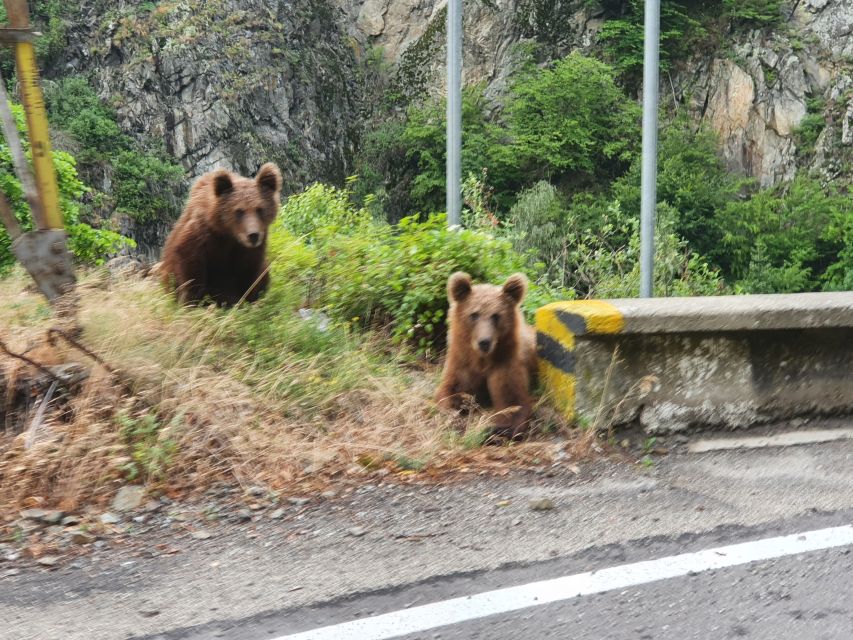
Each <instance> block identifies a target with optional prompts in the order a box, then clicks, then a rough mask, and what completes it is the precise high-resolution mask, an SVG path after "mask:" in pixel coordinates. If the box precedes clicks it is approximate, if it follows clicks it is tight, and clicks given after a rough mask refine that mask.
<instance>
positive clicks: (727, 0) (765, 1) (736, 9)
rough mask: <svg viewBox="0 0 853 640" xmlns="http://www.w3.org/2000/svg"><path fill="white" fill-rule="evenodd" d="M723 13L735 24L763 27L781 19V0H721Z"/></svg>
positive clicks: (774, 23)
mask: <svg viewBox="0 0 853 640" xmlns="http://www.w3.org/2000/svg"><path fill="white" fill-rule="evenodd" d="M723 9H724V13H725V15H726V16H727V17H728V18H729V19H731V20H732V21H733V22H734V23H736V24H741V25H744V26H747V27H750V28H756V27H758V28H765V27H773V26H776V25H778V24H779V23H780V22H781V21H782V0H723Z"/></svg>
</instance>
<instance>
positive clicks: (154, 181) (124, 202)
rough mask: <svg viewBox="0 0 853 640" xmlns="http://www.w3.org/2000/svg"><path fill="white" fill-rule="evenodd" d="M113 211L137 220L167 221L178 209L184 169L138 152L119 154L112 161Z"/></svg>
mask: <svg viewBox="0 0 853 640" xmlns="http://www.w3.org/2000/svg"><path fill="white" fill-rule="evenodd" d="M112 164H113V169H114V171H115V173H114V179H115V182H114V187H113V196H114V198H115V202H116V209H117V211H119V212H120V213H124V214H126V215H128V216H130V217H131V218H133V219H135V220H137V221H139V222H145V221H155V220H162V219H164V218H165V219H168V218H169V217H170V215H169V214H170V212H174V211H176V210H177V208H178V207H179V202H178V198H177V195H176V194H177V193H178V192H179V190H180V189H181V185H182V184H183V178H184V170H183V169H182V168H181V167H180V166H179V165H176V164H174V163H172V162H171V161H169V160H165V159H163V158H161V157H158V156H156V155H150V154H143V153H140V152H138V151H133V150H126V151H120V152H119V153H118V154H117V155H115V156H113V159H112Z"/></svg>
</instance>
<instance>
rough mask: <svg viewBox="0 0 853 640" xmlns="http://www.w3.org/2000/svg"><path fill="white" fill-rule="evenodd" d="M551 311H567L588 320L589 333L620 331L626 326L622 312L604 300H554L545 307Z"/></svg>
mask: <svg viewBox="0 0 853 640" xmlns="http://www.w3.org/2000/svg"><path fill="white" fill-rule="evenodd" d="M542 309H545V310H548V311H550V312H551V313H554V312H555V311H565V312H567V313H571V314H574V315H576V316H581V317H582V318H583V319H584V320H586V330H587V333H605V334H610V333H619V332H620V331H622V329H624V328H625V319H624V318H623V317H622V313H621V312H620V311H619V309H617V308H616V307H615V306H614V305H613V304H611V303H609V302H606V301H604V300H572V301H568V302H554V303H552V304H549V305H547V306H546V307H543V308H542Z"/></svg>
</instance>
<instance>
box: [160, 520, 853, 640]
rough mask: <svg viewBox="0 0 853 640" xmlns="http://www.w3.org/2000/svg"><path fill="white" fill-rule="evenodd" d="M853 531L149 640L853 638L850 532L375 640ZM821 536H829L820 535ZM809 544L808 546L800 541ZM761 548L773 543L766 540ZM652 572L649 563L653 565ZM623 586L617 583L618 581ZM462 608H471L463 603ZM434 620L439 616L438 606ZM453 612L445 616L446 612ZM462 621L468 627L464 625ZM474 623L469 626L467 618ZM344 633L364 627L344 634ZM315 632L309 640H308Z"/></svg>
mask: <svg viewBox="0 0 853 640" xmlns="http://www.w3.org/2000/svg"><path fill="white" fill-rule="evenodd" d="M848 523H853V511H845V512H839V513H834V514H831V515H830V514H821V515H812V516H809V517H804V518H793V519H790V520H786V521H784V522H780V523H773V524H772V525H764V526H761V527H755V528H750V529H741V528H721V529H720V530H717V531H715V532H713V533H711V534H708V535H703V536H696V537H692V536H688V537H687V539H684V538H682V539H680V540H679V539H660V538H655V539H644V540H635V541H631V542H629V543H625V544H621V545H611V546H609V547H607V548H603V549H592V550H588V551H585V552H582V553H579V554H577V555H576V556H573V557H570V558H561V559H559V560H555V561H548V562H544V563H536V564H532V565H529V566H525V567H518V568H508V569H504V570H498V571H491V572H487V573H477V574H474V575H464V576H449V577H445V578H441V579H437V580H430V581H427V582H425V583H423V584H418V585H412V586H409V587H405V588H402V589H394V590H390V591H385V592H380V593H372V594H366V595H360V596H355V597H351V598H345V599H343V600H342V601H339V602H332V603H328V604H320V605H315V606H312V607H303V608H297V609H292V610H286V611H282V612H276V613H269V614H265V615H262V616H258V617H254V618H250V619H248V620H241V621H227V622H224V623H222V622H220V623H216V624H213V625H207V626H205V627H202V628H198V629H192V630H182V631H177V632H175V633H169V634H162V635H157V636H154V637H153V638H151V640H178V639H180V640H204V639H208V638H229V639H232V640H261V639H265V640H291V638H292V639H293V640H314V639H316V640H327V639H329V638H335V639H337V640H380V639H381V638H392V637H393V638H400V639H401V640H473V639H484V640H485V639H489V640H517V639H520V638H523V639H531V640H533V639H539V638H542V639H545V638H573V639H575V640H586V639H589V640H626V639H637V640H667V639H671V640H691V639H696V640H699V639H702V640H706V639H710V638H713V639H718V638H741V637H746V638H753V639H766V640H782V639H786V638H791V639H796V640H811V639H818V638H820V639H826V640H830V639H831V640H849V638H851V637H853V581H851V575H853V553H851V549H853V546H852V545H851V542H853V529H851V528H847V533H846V536H847V540H846V543H845V544H840V545H838V546H833V547H832V548H829V549H825V550H817V551H810V552H805V553H794V554H791V555H784V556H782V557H779V558H774V559H772V560H764V561H755V562H748V563H744V564H739V565H737V566H734V567H727V568H721V569H714V570H708V571H698V572H694V571H690V572H686V573H685V574H684V575H682V576H679V577H676V578H669V579H661V580H655V579H652V580H650V581H648V582H643V583H642V584H638V585H632V586H625V587H623V588H616V589H609V590H606V591H604V592H602V593H593V594H588V595H580V596H577V597H568V598H566V599H564V600H561V601H559V602H556V603H553V604H543V605H536V604H534V605H533V606H530V607H527V608H523V609H520V610H516V611H511V612H508V613H504V614H492V615H487V616H482V617H477V618H475V619H473V620H469V621H465V622H462V623H457V624H444V623H445V622H446V620H445V619H444V618H443V617H442V611H436V612H429V613H427V616H426V618H425V619H426V621H427V622H426V624H427V625H429V628H427V629H424V630H423V631H420V632H417V633H410V634H397V633H393V632H392V633H390V634H389V633H387V632H385V633H383V630H387V629H389V628H390V629H392V630H393V629H394V624H395V622H394V621H385V622H384V623H383V621H382V617H383V616H387V614H391V615H399V616H401V617H402V618H403V620H402V621H401V622H402V623H405V622H407V620H406V616H407V614H409V613H412V614H413V615H414V617H415V618H416V619H418V620H421V619H422V618H423V616H421V615H419V614H418V613H417V609H418V608H422V607H424V605H430V604H434V603H438V604H439V605H443V604H444V603H447V602H448V601H449V600H451V599H452V601H457V600H460V603H459V606H461V607H463V608H464V607H466V606H468V607H470V608H474V609H476V608H477V603H476V602H475V600H476V594H484V593H485V594H486V595H489V594H492V593H495V591H496V590H498V591H502V590H507V589H509V590H513V589H512V588H513V587H527V586H529V585H531V584H533V585H542V586H541V587H540V589H539V590H540V592H541V593H542V594H544V595H547V594H548V593H549V589H550V588H551V587H550V584H551V582H552V581H554V580H555V579H559V578H560V577H563V576H572V577H577V576H578V575H579V574H580V575H583V576H585V575H586V574H588V573H589V572H591V573H592V576H595V575H596V574H597V573H598V574H600V573H602V571H601V570H603V569H607V568H614V569H615V570H616V571H617V572H618V571H620V570H621V568H622V567H636V566H637V564H636V563H638V562H639V563H643V564H647V563H648V561H649V560H652V559H654V560H657V561H661V560H669V559H671V558H673V556H674V555H678V556H683V554H685V553H691V552H698V551H710V553H711V554H717V553H719V554H721V555H725V552H724V551H719V550H720V549H725V548H728V547H725V548H721V547H720V542H721V541H722V540H726V541H728V542H735V543H738V542H746V541H750V542H755V543H758V544H757V545H756V549H758V550H762V549H763V548H765V545H771V544H773V541H774V540H778V535H779V534H794V535H793V537H794V538H795V539H798V540H802V539H805V538H808V537H809V535H810V533H811V532H812V531H814V530H815V529H814V528H815V527H824V526H828V527H832V528H834V526H835V525H839V524H848ZM821 531H825V529H821ZM801 534H805V535H801ZM768 536H772V537H770V538H768ZM652 564H654V563H652ZM616 579H617V580H618V579H619V576H617V577H616ZM468 596H475V598H470V597H468ZM439 608H441V606H439ZM454 609H455V607H451V610H454ZM462 615H465V614H464V613H463V614H462ZM474 615H476V614H474ZM352 621H360V623H361V624H359V625H358V626H357V628H355V629H353V628H352V626H353V625H352V624H351V623H352ZM312 630H314V631H315V632H317V631H320V633H317V635H314V634H312V633H311V631H312Z"/></svg>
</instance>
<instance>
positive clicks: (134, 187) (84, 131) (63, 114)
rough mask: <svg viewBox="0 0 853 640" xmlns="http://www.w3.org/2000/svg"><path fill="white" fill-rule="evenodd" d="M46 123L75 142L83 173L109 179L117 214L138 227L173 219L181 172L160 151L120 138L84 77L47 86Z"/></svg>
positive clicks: (108, 112)
mask: <svg viewBox="0 0 853 640" xmlns="http://www.w3.org/2000/svg"><path fill="white" fill-rule="evenodd" d="M45 102H46V104H47V109H48V114H49V117H50V120H51V123H52V124H53V125H54V126H56V127H57V128H59V129H61V130H63V131H64V132H66V133H67V134H68V135H70V136H71V138H72V139H73V140H74V142H76V144H77V145H78V146H79V148H80V151H79V152H78V154H77V155H78V159H79V160H80V163H81V166H82V167H83V169H84V171H86V170H96V172H98V173H101V172H103V171H104V170H105V168H106V169H107V170H109V171H110V173H112V175H113V189H112V190H111V194H110V195H111V196H112V198H113V200H114V205H115V208H116V211H117V212H118V213H121V214H124V215H127V216H129V217H131V218H133V219H135V220H137V221H139V222H145V221H153V220H156V219H163V218H165V219H170V218H171V219H174V218H176V217H177V214H178V212H179V206H180V203H179V201H178V198H177V197H176V194H179V193H181V192H182V190H183V189H182V185H183V177H184V172H183V169H182V168H181V167H180V166H179V165H177V164H176V163H175V162H174V161H173V160H171V159H169V158H168V157H167V156H166V154H165V152H164V151H162V150H160V151H152V150H151V149H143V148H142V147H141V145H140V144H139V143H138V142H136V141H134V140H133V139H132V138H131V137H130V136H128V135H125V134H124V133H122V131H121V129H120V127H119V126H118V124H117V122H116V115H115V112H114V111H113V110H112V109H110V108H109V107H107V106H106V105H105V104H104V103H103V102H102V101H101V100H100V98H98V96H97V94H96V93H95V92H94V91H93V90H92V88H91V87H90V86H89V83H88V82H87V81H86V79H85V78H83V77H80V76H71V77H68V78H63V79H62V80H60V81H58V82H55V83H50V84H48V85H47V87H46V91H45Z"/></svg>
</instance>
